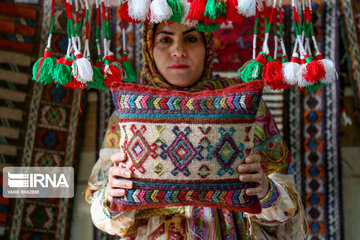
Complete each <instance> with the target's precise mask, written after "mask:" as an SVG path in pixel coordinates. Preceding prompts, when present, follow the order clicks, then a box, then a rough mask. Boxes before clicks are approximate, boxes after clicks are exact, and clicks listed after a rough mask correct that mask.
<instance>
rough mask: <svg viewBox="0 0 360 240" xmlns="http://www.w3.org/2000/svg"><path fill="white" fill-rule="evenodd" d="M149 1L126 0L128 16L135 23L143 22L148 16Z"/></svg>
mask: <svg viewBox="0 0 360 240" xmlns="http://www.w3.org/2000/svg"><path fill="white" fill-rule="evenodd" d="M150 4H151V0H128V11H129V16H130V17H131V18H132V19H134V20H135V21H142V22H144V21H145V20H146V18H147V17H148V14H149V9H150Z"/></svg>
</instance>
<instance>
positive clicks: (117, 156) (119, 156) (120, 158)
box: [111, 152, 126, 166]
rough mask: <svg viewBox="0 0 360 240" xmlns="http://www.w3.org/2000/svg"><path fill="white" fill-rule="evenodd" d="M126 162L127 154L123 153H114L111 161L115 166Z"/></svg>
mask: <svg viewBox="0 0 360 240" xmlns="http://www.w3.org/2000/svg"><path fill="white" fill-rule="evenodd" d="M125 160H126V154H125V153H123V152H118V153H114V154H113V155H111V161H112V162H113V163H114V165H115V166H118V165H119V163H120V162H124V161H125Z"/></svg>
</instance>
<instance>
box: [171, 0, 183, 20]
mask: <svg viewBox="0 0 360 240" xmlns="http://www.w3.org/2000/svg"><path fill="white" fill-rule="evenodd" d="M167 3H168V4H169V7H170V8H171V10H172V16H171V17H170V18H169V20H168V22H181V20H182V16H183V12H182V9H181V5H180V3H179V1H178V0H167Z"/></svg>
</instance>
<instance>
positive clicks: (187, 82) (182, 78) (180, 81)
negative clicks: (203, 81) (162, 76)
mask: <svg viewBox="0 0 360 240" xmlns="http://www.w3.org/2000/svg"><path fill="white" fill-rule="evenodd" d="M166 80H167V82H168V83H170V84H171V85H174V86H176V87H190V86H192V85H194V84H195V83H196V82H197V81H196V80H194V79H191V78H190V77H189V75H188V74H171V75H170V76H167V77H166Z"/></svg>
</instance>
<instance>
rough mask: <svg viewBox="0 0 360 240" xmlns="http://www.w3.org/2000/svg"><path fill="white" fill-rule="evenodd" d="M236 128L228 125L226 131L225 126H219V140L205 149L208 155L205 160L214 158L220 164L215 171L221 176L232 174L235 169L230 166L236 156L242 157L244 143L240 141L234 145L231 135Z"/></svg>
mask: <svg viewBox="0 0 360 240" xmlns="http://www.w3.org/2000/svg"><path fill="white" fill-rule="evenodd" d="M235 132H236V130H235V128H234V127H230V129H229V130H228V131H227V130H225V128H223V127H220V128H219V133H220V134H221V140H220V141H219V142H218V143H217V145H216V146H212V145H210V144H209V145H208V146H207V147H206V149H207V150H208V152H209V153H208V155H207V156H206V160H208V161H210V160H212V159H214V158H215V159H216V161H217V162H218V163H219V165H220V169H219V171H218V172H217V174H218V175H219V176H223V175H224V174H225V173H228V174H230V175H233V174H234V173H235V170H234V169H233V168H232V165H233V164H234V162H235V160H236V158H237V157H240V159H241V158H244V156H245V154H244V148H245V146H244V144H243V143H240V145H239V146H237V145H236V143H235V141H234V139H233V138H232V136H233V135H234V134H235Z"/></svg>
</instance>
